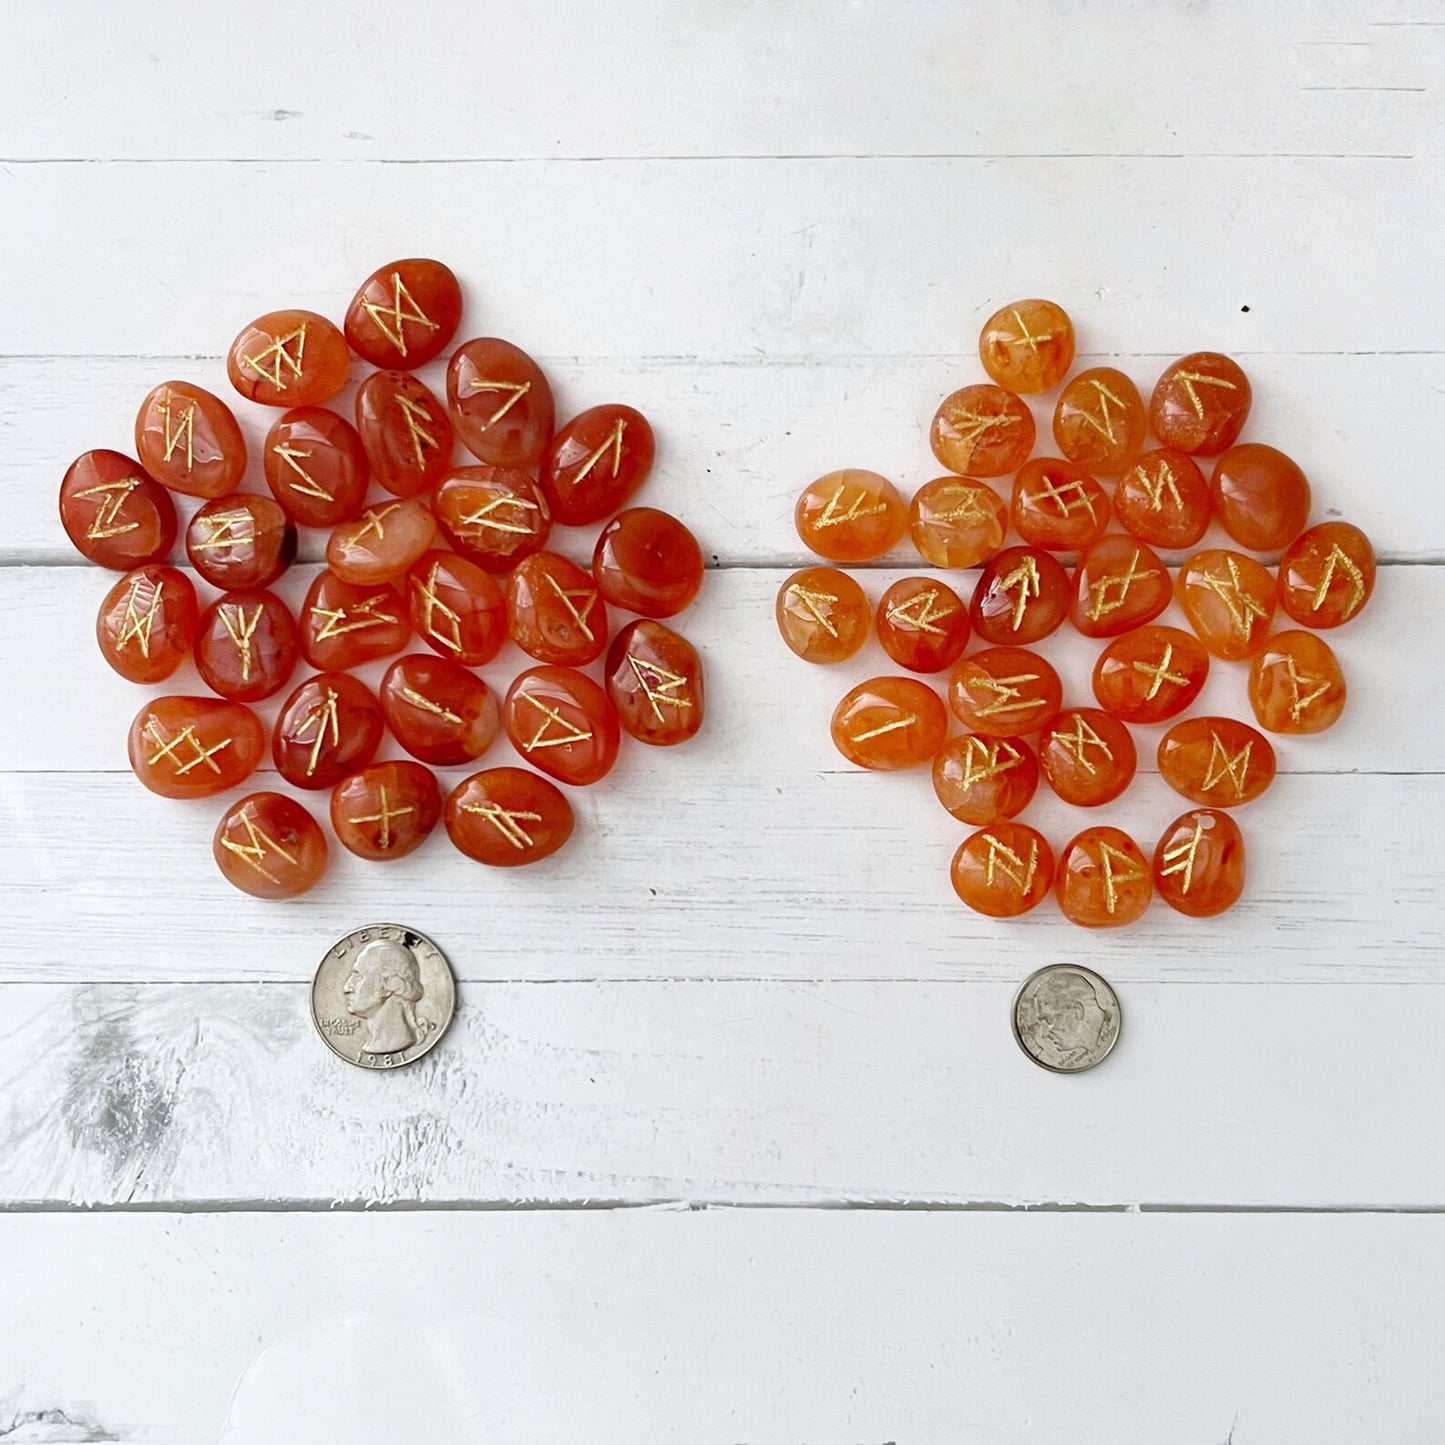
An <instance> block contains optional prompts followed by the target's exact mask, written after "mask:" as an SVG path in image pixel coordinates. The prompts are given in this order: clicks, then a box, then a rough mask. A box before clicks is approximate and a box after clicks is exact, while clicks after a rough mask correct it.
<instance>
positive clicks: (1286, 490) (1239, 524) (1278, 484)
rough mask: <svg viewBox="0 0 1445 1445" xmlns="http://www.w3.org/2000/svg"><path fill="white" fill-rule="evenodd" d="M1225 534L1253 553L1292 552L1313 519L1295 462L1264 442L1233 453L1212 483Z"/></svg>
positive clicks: (1218, 468) (1231, 450)
mask: <svg viewBox="0 0 1445 1445" xmlns="http://www.w3.org/2000/svg"><path fill="white" fill-rule="evenodd" d="M1209 489H1210V491H1211V492H1212V493H1213V494H1214V510H1215V512H1216V513H1217V515H1218V517H1219V520H1220V523H1221V524H1222V525H1223V527H1224V530H1225V531H1226V532H1228V533H1229V535H1230V536H1231V537H1233V538H1234V540H1235V541H1236V542H1238V543H1239V545H1240V546H1241V547H1248V548H1249V549H1250V551H1252V552H1275V551H1278V550H1279V548H1281V547H1286V546H1288V545H1289V544H1290V543H1291V542H1293V541H1294V539H1295V538H1296V537H1298V536H1299V534H1300V533H1301V532H1303V531H1304V529H1305V523H1306V522H1308V521H1309V519H1310V484H1309V482H1308V481H1307V480H1306V479H1305V474H1304V473H1303V472H1302V471H1300V469H1299V467H1298V466H1296V465H1295V463H1294V462H1293V461H1291V460H1290V458H1289V457H1287V456H1285V454H1284V453H1283V452H1281V451H1276V450H1275V449H1274V448H1273V447H1267V446H1262V445H1261V444H1260V443H1259V442H1246V443H1244V444H1243V445H1241V446H1234V447H1230V448H1229V450H1228V451H1227V452H1225V453H1224V454H1223V455H1222V456H1221V457H1220V458H1219V460H1218V461H1217V462H1215V464H1214V471H1213V473H1212V474H1211V476H1210V478H1209Z"/></svg>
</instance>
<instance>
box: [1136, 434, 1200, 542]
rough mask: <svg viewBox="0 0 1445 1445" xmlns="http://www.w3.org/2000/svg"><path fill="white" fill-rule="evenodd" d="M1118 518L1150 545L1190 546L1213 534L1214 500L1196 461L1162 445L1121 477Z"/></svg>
mask: <svg viewBox="0 0 1445 1445" xmlns="http://www.w3.org/2000/svg"><path fill="white" fill-rule="evenodd" d="M1114 515H1115V516H1116V517H1117V518H1118V519H1119V525H1120V526H1121V527H1123V529H1124V530H1125V531H1126V532H1128V533H1129V534H1130V536H1133V537H1137V538H1138V539H1139V540H1140V541H1141V542H1147V543H1148V544H1149V545H1150V546H1151V547H1169V548H1175V549H1177V548H1180V547H1192V546H1193V545H1194V544H1195V543H1196V542H1197V541H1198V540H1199V539H1200V538H1201V537H1202V536H1203V535H1204V534H1205V532H1207V531H1208V530H1209V519H1210V517H1212V516H1213V515H1214V497H1213V495H1212V494H1211V492H1210V490H1209V483H1208V482H1207V481H1205V480H1204V473H1203V472H1201V471H1200V470H1199V464H1198V463H1197V462H1196V461H1195V460H1194V458H1193V457H1191V456H1186V455H1185V453H1183V452H1178V451H1175V450H1174V449H1173V448H1172V447H1159V448H1157V449H1156V450H1154V451H1150V452H1145V453H1144V455H1143V456H1142V457H1140V458H1139V460H1138V461H1136V462H1135V463H1134V464H1133V465H1132V466H1130V467H1128V468H1127V469H1126V470H1125V472H1124V474H1123V476H1121V477H1120V478H1119V481H1118V485H1117V486H1115V488H1114Z"/></svg>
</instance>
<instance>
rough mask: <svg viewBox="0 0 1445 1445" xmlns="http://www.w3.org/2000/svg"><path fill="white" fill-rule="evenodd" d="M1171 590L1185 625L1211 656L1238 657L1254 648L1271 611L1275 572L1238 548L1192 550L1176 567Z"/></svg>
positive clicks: (1265, 630)
mask: <svg viewBox="0 0 1445 1445" xmlns="http://www.w3.org/2000/svg"><path fill="white" fill-rule="evenodd" d="M1174 590H1175V594H1176V595H1177V596H1178V598H1179V605H1180V606H1181V607H1182V608H1183V609H1184V615H1185V616H1186V617H1187V618H1188V619H1189V625H1190V626H1191V627H1192V628H1193V629H1194V630H1195V632H1197V633H1198V634H1199V640H1200V641H1201V642H1202V643H1203V644H1204V645H1205V647H1207V648H1208V649H1209V650H1210V652H1212V653H1213V654H1214V655H1215V657H1223V658H1225V659H1227V660H1228V661H1230V662H1239V661H1240V660H1241V659H1243V658H1246V657H1249V656H1250V655H1251V654H1252V653H1255V652H1258V651H1259V649H1260V647H1261V646H1262V645H1263V643H1264V639H1265V636H1266V634H1267V633H1268V632H1269V624H1270V619H1271V618H1272V617H1273V616H1274V603H1275V585H1274V577H1273V575H1272V574H1271V573H1270V572H1268V571H1267V570H1266V569H1265V568H1264V567H1263V566H1261V565H1260V564H1259V563H1258V562H1256V561H1255V560H1254V558H1253V557H1246V556H1245V555H1244V554H1243V553H1242V552H1227V551H1222V550H1211V551H1205V552H1196V553H1195V554H1194V555H1193V556H1192V557H1191V558H1190V559H1189V560H1188V561H1187V562H1186V563H1185V564H1184V565H1183V566H1182V567H1181V568H1180V569H1179V575H1178V576H1177V577H1176V578H1175V582H1174Z"/></svg>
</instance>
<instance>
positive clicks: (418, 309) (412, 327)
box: [346, 256, 462, 371]
mask: <svg viewBox="0 0 1445 1445" xmlns="http://www.w3.org/2000/svg"><path fill="white" fill-rule="evenodd" d="M461 319H462V288H461V287H460V286H459V285H458V284H457V278H456V277H455V276H454V275H453V274H452V272H451V269H450V267H447V266H444V265H442V263H441V262H440V261H431V260H427V259H426V258H424V257H420V256H412V257H408V258H407V259H406V260H404V261H392V262H391V263H390V264H389V265H386V266H379V267H377V269H376V270H375V271H373V272H372V273H371V275H370V276H368V277H367V278H366V280H365V281H363V282H362V283H361V285H360V286H359V287H358V288H357V292H356V295H355V296H354V297H352V300H351V305H350V306H348V307H347V308H346V339H347V341H348V342H349V343H350V345H351V349H352V350H353V351H354V352H355V353H356V354H357V355H358V356H359V357H361V359H362V360H363V361H369V362H370V363H371V364H372V365H373V366H380V367H394V368H400V369H403V370H408V371H409V370H410V369H411V368H412V367H415V366H425V365H426V363H427V362H428V361H431V360H432V359H433V358H434V357H437V356H440V355H441V354H442V352H443V351H445V350H446V349H447V346H448V345H449V344H450V342H451V339H452V337H453V336H455V335H456V332H457V326H458V324H459V323H460V321H461Z"/></svg>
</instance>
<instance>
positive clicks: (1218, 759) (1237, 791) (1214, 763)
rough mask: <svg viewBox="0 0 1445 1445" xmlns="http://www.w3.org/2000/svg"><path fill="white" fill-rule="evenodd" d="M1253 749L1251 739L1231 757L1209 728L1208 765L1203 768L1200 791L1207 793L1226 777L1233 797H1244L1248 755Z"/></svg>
mask: <svg viewBox="0 0 1445 1445" xmlns="http://www.w3.org/2000/svg"><path fill="white" fill-rule="evenodd" d="M1253 750H1254V742H1253V740H1251V741H1249V742H1247V743H1245V745H1244V746H1243V747H1242V748H1240V750H1239V751H1238V752H1237V753H1235V754H1234V755H1233V756H1232V757H1231V756H1230V753H1229V750H1228V749H1227V748H1226V747H1225V746H1224V744H1223V743H1222V742H1221V741H1220V738H1219V734H1218V733H1217V732H1215V731H1214V729H1213V728H1210V730H1209V766H1208V767H1206V768H1205V770H1204V782H1203V783H1202V784H1201V785H1200V789H1199V790H1200V792H1202V793H1207V792H1208V791H1209V790H1210V789H1211V788H1212V787H1213V786H1214V785H1215V784H1216V783H1220V782H1223V781H1224V779H1225V778H1228V779H1229V781H1230V782H1231V783H1233V784H1234V797H1235V801H1236V802H1238V801H1239V800H1240V799H1242V798H1243V797H1244V789H1245V784H1246V783H1247V782H1248V781H1249V755H1250V753H1251V752H1252V751H1253Z"/></svg>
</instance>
